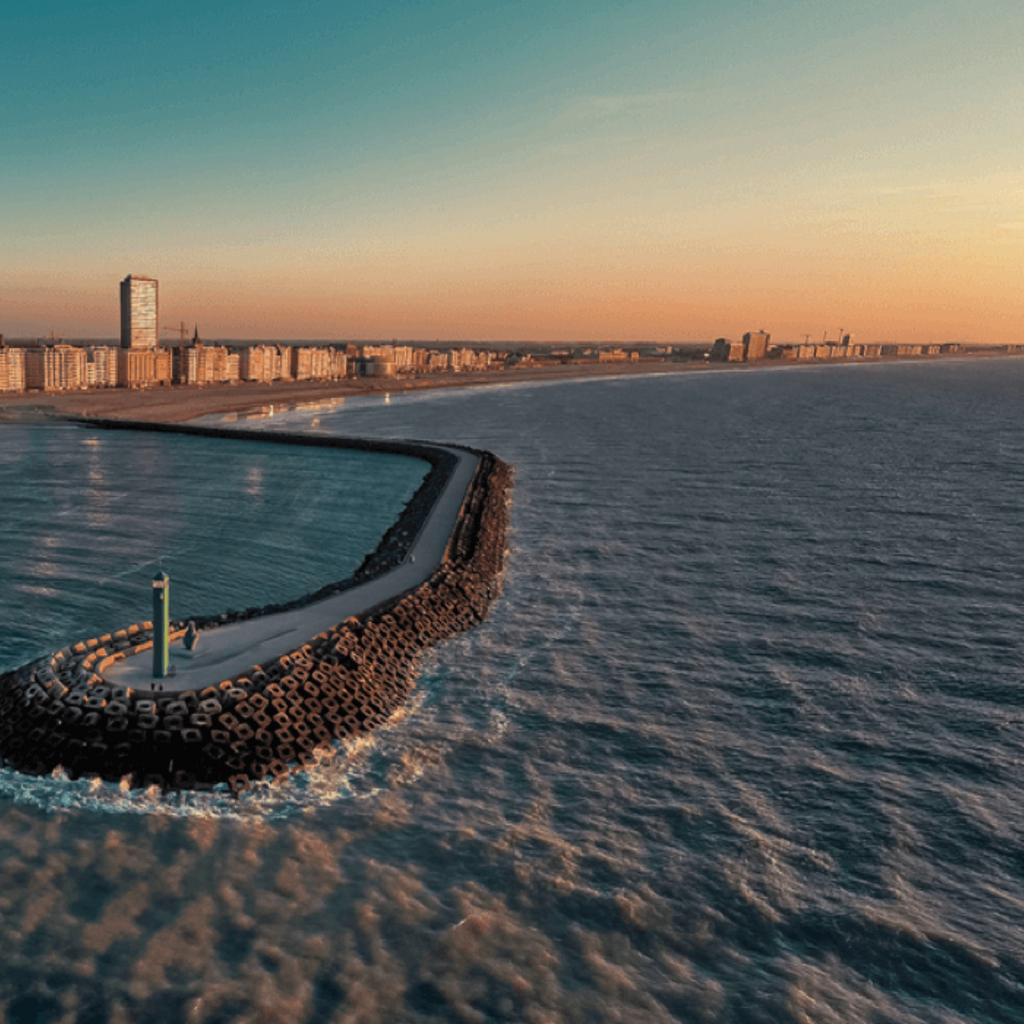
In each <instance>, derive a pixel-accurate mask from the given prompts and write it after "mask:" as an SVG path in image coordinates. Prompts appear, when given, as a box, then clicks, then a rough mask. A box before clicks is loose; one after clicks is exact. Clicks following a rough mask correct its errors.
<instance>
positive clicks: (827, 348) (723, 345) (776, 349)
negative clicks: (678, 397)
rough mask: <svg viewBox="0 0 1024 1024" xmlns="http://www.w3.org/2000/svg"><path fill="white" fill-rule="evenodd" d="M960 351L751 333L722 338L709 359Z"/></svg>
mask: <svg viewBox="0 0 1024 1024" xmlns="http://www.w3.org/2000/svg"><path fill="white" fill-rule="evenodd" d="M960 350H961V346H960V343H959V342H955V341H953V342H948V343H946V344H942V345H897V344H892V343H889V342H876V343H872V344H864V345H862V344H854V343H853V340H852V338H851V337H850V335H849V334H844V335H843V336H842V338H841V339H840V340H839V341H825V342H822V343H821V344H817V345H814V344H811V343H809V342H808V343H806V344H803V345H772V344H771V335H770V334H766V333H765V332H764V331H748V332H747V333H746V334H744V335H743V340H742V341H730V340H729V339H728V338H718V339H717V340H716V341H715V343H714V345H712V346H711V352H710V353H709V358H710V360H711V361H712V362H720V363H751V362H757V361H758V360H761V359H787V360H811V359H815V360H817V359H881V358H886V357H894V356H896V357H909V356H945V355H955V354H956V353H958V352H960Z"/></svg>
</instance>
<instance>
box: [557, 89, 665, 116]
mask: <svg viewBox="0 0 1024 1024" xmlns="http://www.w3.org/2000/svg"><path fill="white" fill-rule="evenodd" d="M683 99H684V94H683V93H681V92H650V93H638V94H632V95H630V94H624V95H609V96H584V97H581V98H580V99H577V100H575V101H573V102H572V103H569V104H567V106H566V107H565V109H564V111H563V114H564V116H565V117H567V118H569V119H571V120H576V121H598V120H602V119H604V118H610V117H618V116H619V115H621V114H626V113H635V112H639V111H654V110H658V109H664V108H666V107H671V106H675V105H677V104H679V103H681V102H682V101H683Z"/></svg>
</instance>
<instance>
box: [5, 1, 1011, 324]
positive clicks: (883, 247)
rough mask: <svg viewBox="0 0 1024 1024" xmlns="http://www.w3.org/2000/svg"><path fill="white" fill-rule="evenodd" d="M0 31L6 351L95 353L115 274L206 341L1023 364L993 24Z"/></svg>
mask: <svg viewBox="0 0 1024 1024" xmlns="http://www.w3.org/2000/svg"><path fill="white" fill-rule="evenodd" d="M12 8H13V12H12ZM0 39H2V40H3V44H4V45H3V80H2V86H0V89H2V93H0V95H2V101H0V332H3V333H5V334H7V335H8V336H9V337H25V336H42V335H46V334H49V332H50V331H51V330H52V331H55V332H56V333H57V334H58V335H64V336H66V337H76V338H82V337H110V338H112V337H115V336H116V335H117V333H118V282H119V281H120V280H121V278H123V277H124V276H125V275H126V274H129V273H133V274H145V275H150V276H153V277H157V278H159V280H160V306H161V309H160V313H161V323H163V324H164V325H170V324H171V323H173V322H177V321H178V320H182V319H184V320H186V321H187V322H188V323H189V324H190V325H191V324H192V323H198V325H199V329H200V332H201V334H202V335H203V336H204V337H206V338H210V339H212V338H235V339H243V338H268V339H269V338H291V339H299V338H318V339H346V338H353V339H355V338H387V339H390V338H392V337H397V338H403V339H434V338H442V339H452V340H456V339H465V340H475V339H479V340H498V339H510V340H511V339H536V340H546V339H550V340H565V339H581V340H582V339H587V340H608V341H619V340H634V339H636V340H639V339H650V340H664V341H676V340H679V341H686V340H701V339H709V338H714V337H716V336H719V335H725V336H732V337H737V336H739V335H740V334H742V332H743V331H745V330H750V329H756V328H764V329H765V330H768V331H770V332H771V334H772V337H773V339H774V340H779V341H786V340H800V339H801V338H802V336H803V335H804V334H810V335H812V337H813V338H815V339H820V338H821V337H822V334H823V332H825V331H827V332H828V335H829V337H835V336H836V334H837V333H838V331H839V329H840V328H845V330H846V331H849V332H852V333H853V334H854V337H855V339H856V340H859V341H876V340H894V341H908V342H910V341H947V340H966V341H970V342H993V343H997V342H998V343H1004V342H1024V329H1022V328H1024V289H1022V285H1021V268H1022V267H1024V156H1022V154H1024V64H1022V50H1024V8H1022V7H1021V4H1020V0H970V2H967V0H952V2H942V0H939V2H918V0H851V2H848V3H842V4H840V3H829V2H823V0H814V2H811V0H796V2H780V0H699V2H688V0H676V2H673V3H668V2H661V0H634V2H625V0H619V2H616V3H608V2H605V0H586V2H580V0H561V2H558V3H552V2H551V0H544V2H534V0H518V2H517V0H508V2H505V3H492V2H485V0H474V2H469V0H447V2H436V0H419V2H416V3H407V2H389V0H378V2H375V3H363V2H354V0H334V2H327V0H320V2H310V0H296V2H291V3H288V4H283V3H273V4H271V3H267V2H264V0H246V2H245V3H240V2H234V0H232V2H219V0H203V2H194V0H176V2H171V3H164V4H154V5H147V4H139V3H131V4H128V3H116V4H115V3H96V4H92V3H81V2H77V3H74V4H72V3H57V2H53V0H34V2H32V3H27V2H26V3H19V4H17V5H11V6H10V7H5V13H4V14H2V15H0ZM164 337H165V338H168V339H169V338H171V337H173V335H170V334H164Z"/></svg>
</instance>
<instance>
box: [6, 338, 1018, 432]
mask: <svg viewBox="0 0 1024 1024" xmlns="http://www.w3.org/2000/svg"><path fill="white" fill-rule="evenodd" d="M994 357H998V358H1024V356H1016V355H1015V354H1014V353H1010V354H1007V353H984V352H970V353H959V354H956V355H942V356H917V357H912V358H906V359H901V358H883V359H876V358H870V359H829V360H814V361H795V360H793V361H791V360H786V361H778V360H768V361H758V362H756V363H718V362H716V363H705V362H701V361H696V360H695V361H692V362H682V363H666V362H661V361H660V360H656V359H652V360H646V361H642V362H639V363H598V364H594V365H589V366H588V365H583V364H579V363H572V364H569V365H554V366H519V367H516V368H515V369H511V370H487V371H478V372H473V373H439V374H430V375H423V376H418V377H400V378H394V379H389V380H374V379H369V378H359V379H356V380H340V381H274V382H273V383H271V384H254V383H244V382H243V383H238V384H218V385H211V386H208V387H199V386H195V385H173V386H170V387H157V388H149V389H139V390H129V389H127V388H94V389H92V390H87V391H55V392H43V391H31V392H27V393H23V394H9V395H6V394H0V422H2V421H3V420H5V419H8V420H11V419H14V420H17V419H25V418H31V417H34V416H43V417H56V418H61V417H78V416H90V417H92V416H95V417H102V418H109V419H124V420H143V421H146V422H149V423H184V422H186V421H188V420H193V419H196V418H197V417H200V416H210V415H216V414H230V413H238V414H243V413H253V412H259V411H260V410H262V409H265V408H266V407H268V406H271V405H273V406H275V407H280V409H281V410H282V411H283V410H284V409H287V408H288V407H289V406H294V405H298V404H301V403H307V402H330V401H333V400H335V399H340V398H355V397H360V396H372V395H385V394H392V395H399V394H403V393H406V392H410V391H435V390H440V389H444V388H469V387H487V386H498V385H502V384H529V383H542V382H548V381H560V380H586V379H591V378H600V377H632V376H638V375H644V374H664V373H701V372H705V373H706V372H708V371H716V372H717V371H722V370H729V371H735V372H743V371H751V370H761V369H768V368H775V369H786V368H788V369H796V368H798V367H812V366H817V367H825V366H844V365H845V366H848V365H866V364H869V363H876V364H877V363H882V364H888V365H899V364H901V363H905V362H914V363H919V362H935V361H939V360H942V361H945V360H949V359H953V360H957V361H961V360H971V359H991V358H994Z"/></svg>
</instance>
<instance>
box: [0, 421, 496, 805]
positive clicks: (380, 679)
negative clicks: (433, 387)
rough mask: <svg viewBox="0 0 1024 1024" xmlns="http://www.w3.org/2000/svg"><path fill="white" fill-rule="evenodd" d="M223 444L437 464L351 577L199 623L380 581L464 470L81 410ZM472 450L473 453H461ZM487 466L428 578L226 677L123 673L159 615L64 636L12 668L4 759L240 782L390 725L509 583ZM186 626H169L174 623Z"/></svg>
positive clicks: (218, 622) (140, 779)
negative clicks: (125, 677)
mask: <svg viewBox="0 0 1024 1024" xmlns="http://www.w3.org/2000/svg"><path fill="white" fill-rule="evenodd" d="M85 422H86V423H88V425H91V426H96V427H103V428H106V429H147V430H157V431H171V432H176V433H192V434H201V435H204V436H209V437H218V438H224V439H225V440H238V441H253V440H256V441H260V442H268V441H269V442H277V443H281V444H297V445H315V446H324V447H338V448H355V449H360V450H366V451H374V452H381V453H388V454H396V455H405V456H411V457H415V458H420V459H424V460H425V461H427V462H428V463H429V464H430V466H431V468H430V471H429V472H428V474H427V476H426V478H425V479H424V481H423V483H422V484H421V486H420V487H419V489H418V490H417V491H416V493H415V494H414V495H413V497H412V499H411V500H410V501H409V503H408V505H407V506H406V508H405V509H404V510H403V512H402V514H401V515H400V516H399V517H398V519H397V520H396V522H395V523H394V524H393V525H392V527H391V528H390V529H389V530H388V531H387V533H386V534H385V535H384V537H383V538H382V539H381V542H380V543H379V544H378V546H377V548H376V549H375V550H374V551H373V552H372V553H371V554H370V555H369V556H367V558H366V559H365V560H364V561H363V563H362V564H361V565H360V567H359V568H358V569H357V570H356V571H355V573H353V574H352V576H350V577H349V578H347V579H345V580H341V581H338V582H336V583H332V584H329V585H328V586H326V587H322V588H320V589H319V590H317V591H316V592H314V593H311V594H307V595H305V596H303V597H301V598H298V599H296V600H294V601H290V602H287V603H284V604H277V605H267V606H261V607H254V608H248V609H245V610H243V611H227V612H223V613H221V614H219V615H214V616H209V617H206V618H202V619H196V620H195V621H196V624H197V626H198V627H199V628H200V630H201V633H202V632H208V631H211V630H213V631H215V630H216V628H217V627H218V626H222V625H226V624H228V623H232V622H239V621H245V620H252V619H257V618H260V617H263V616H269V615H274V614H280V613H282V612H286V611H295V610H297V609H301V608H303V607H305V606H310V605H314V604H316V603H318V602H321V601H324V600H326V599H329V598H331V597H332V596H335V595H337V594H339V593H342V592H343V591H345V590H349V589H352V588H354V587H357V586H359V585H360V584H362V583H365V582H367V581H369V580H372V579H375V578H379V577H381V576H383V575H384V574H386V573H388V572H389V571H391V570H392V569H394V568H395V567H396V566H398V565H400V564H401V563H402V562H403V561H404V560H405V559H406V558H408V557H409V554H410V551H411V550H412V548H413V546H414V544H415V541H416V538H417V537H418V535H419V533H420V531H421V530H422V528H423V526H424V523H425V521H426V519H427V517H428V516H429V514H430V512H431V511H432V509H433V508H434V506H435V503H436V502H437V500H438V498H439V496H440V495H441V493H442V492H443V490H444V488H445V486H446V484H447V483H448V481H449V479H450V478H451V476H452V473H453V470H454V467H455V464H456V462H457V461H458V460H457V456H456V455H455V454H453V451H452V446H447V447H446V448H445V447H439V446H434V445H429V444H424V443H419V442H405V441H373V440H362V439H342V438H332V437H321V436H308V435H295V434H281V433H260V434H258V435H257V434H253V433H252V432H248V431H239V430H221V429H215V428H204V427H191V426H179V425H167V424H158V425H151V424H134V423H123V422H119V421H96V420H89V421H85ZM462 450H463V451H470V450H469V449H462ZM473 454H474V455H475V456H476V458H477V466H476V470H475V472H474V474H473V478H472V480H471V482H470V484H469V487H468V488H467V490H466V493H465V498H464V500H463V503H462V508H461V510H460V512H459V514H458V516H457V518H456V521H455V526H454V529H453V531H452V533H451V536H450V538H449V540H448V544H447V548H446V551H445V554H444V557H443V558H442V560H441V562H440V564H439V565H438V566H437V567H436V569H434V571H433V572H432V573H431V574H430V576H429V577H428V578H427V579H426V581H425V582H423V583H422V584H420V585H418V586H416V587H414V588H412V589H409V590H406V591H404V592H401V593H397V594H394V595H391V596H389V597H388V598H387V599H386V600H384V601H380V602H378V603H377V604H375V605H374V606H373V607H370V608H367V609H365V610H363V611H361V612H360V613H358V614H356V615H353V616H350V617H349V618H347V619H346V620H345V621H344V622H341V623H339V624H338V625H336V626H334V627H333V628H330V629H327V630H323V631H321V632H319V633H317V634H316V635H315V636H312V637H310V638H309V640H308V642H306V643H304V644H302V645H301V646H299V647H296V648H294V649H292V650H289V651H287V653H284V654H282V655H280V656H278V657H275V658H273V659H270V660H264V661H263V662H262V663H260V664H257V665H253V666H252V667H251V668H250V669H248V670H246V671H245V672H243V673H235V674H234V675H232V676H230V677H229V678H226V679H223V680H220V681H218V682H217V683H216V684H213V685H209V686H206V687H203V688H197V689H193V690H183V691H180V692H176V693H173V694H167V693H162V692H160V691H158V690H155V689H142V688H141V686H140V687H137V688H133V687H131V686H127V685H123V686H117V685H111V684H110V683H109V681H108V680H107V679H106V678H105V675H104V673H105V672H107V671H108V670H109V669H110V668H111V666H112V665H114V664H115V663H117V662H119V661H122V660H123V659H124V658H127V657H131V656H138V655H140V654H141V653H142V652H144V651H145V650H147V649H148V648H150V647H151V646H152V642H153V632H152V623H149V622H142V623H137V624H134V625H132V626H129V627H127V628H125V629H122V630H119V631H117V632H115V633H111V634H107V635H104V636H100V637H96V638H93V639H90V640H85V641H81V642H79V643H76V644H73V645H70V646H68V647H65V648H64V649H62V650H61V651H58V652H57V653H56V654H54V655H53V656H51V657H48V658H44V659H41V660H39V661H36V662H33V663H31V664H29V665H26V666H24V667H22V668H20V669H17V670H15V671H13V672H9V673H6V674H5V675H3V676H0V759H2V761H3V763H4V764H5V765H7V766H9V767H12V768H15V769H17V770H19V771H22V772H26V773H31V774H37V775H38V774H49V773H51V772H53V771H54V770H55V769H56V768H57V767H58V766H60V767H62V768H63V769H64V771H66V772H67V773H68V774H70V775H72V776H87V775H88V776H91V775H94V776H99V777H101V778H104V779H107V780H110V781H122V782H124V783H126V784H128V785H130V786H133V787H139V786H145V787H148V786H158V787H160V788H163V789H192V788H198V789H206V788H212V787H213V786H216V785H218V784H222V783H227V784H229V785H230V787H231V789H232V790H233V791H235V792H241V791H242V790H244V789H246V788H247V787H248V786H249V785H251V784H252V783H253V782H257V781H262V780H280V779H284V778H286V777H287V776H288V775H289V774H290V773H291V772H293V771H296V770H302V769H303V768H306V767H308V766H309V765H311V764H313V763H315V761H316V760H317V758H318V757H320V756H326V755H329V754H330V753H331V752H333V750H334V749H335V747H336V746H337V744H338V742H339V741H343V740H348V739H354V738H357V737H359V736H361V735H364V734H366V733H367V732H369V731H371V730H372V729H373V728H375V727H376V726H378V725H380V724H382V723H383V722H385V721H386V720H387V719H388V718H389V717H390V716H391V715H392V714H393V713H394V712H395V710H396V709H397V708H399V707H400V706H401V705H402V704H403V703H404V701H405V700H406V699H407V697H408V694H409V693H410V691H411V690H412V689H413V688H414V686H415V680H416V677H417V675H418V672H419V662H420V658H421V656H422V654H423V652H424V651H425V650H426V649H428V648H429V647H430V646H432V645H434V644H436V643H438V642H440V641H441V640H443V639H445V638H447V637H450V636H452V635H454V634H455V633H457V632H460V631H461V630H464V629H468V628H470V627H472V626H473V625H476V624H477V623H479V622H481V621H483V619H484V618H485V617H486V615H487V613H488V610H489V608H490V605H491V603H492V602H493V601H494V600H495V598H496V597H497V596H498V595H499V593H500V590H501V571H502V568H503V565H504V554H505V535H506V528H507V519H508V504H509V493H510V490H511V485H512V473H511V469H510V467H508V466H507V465H506V464H505V463H503V462H501V460H500V459H497V458H496V457H495V456H494V455H492V454H490V453H487V452H478V451H473ZM184 625H185V624H184V622H181V621H178V622H175V623H173V624H172V629H173V630H174V631H175V633H179V634H180V632H181V631H183V630H184Z"/></svg>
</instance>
